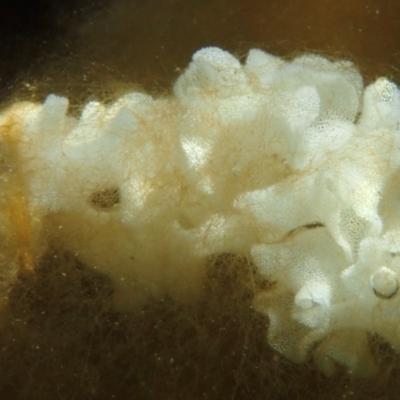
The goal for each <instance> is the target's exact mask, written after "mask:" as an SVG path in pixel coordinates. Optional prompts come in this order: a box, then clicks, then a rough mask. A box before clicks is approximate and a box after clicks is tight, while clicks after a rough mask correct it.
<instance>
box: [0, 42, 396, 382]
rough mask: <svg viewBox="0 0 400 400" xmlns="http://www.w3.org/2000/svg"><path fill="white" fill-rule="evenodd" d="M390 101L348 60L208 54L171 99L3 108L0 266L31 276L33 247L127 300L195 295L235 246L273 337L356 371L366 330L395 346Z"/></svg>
mask: <svg viewBox="0 0 400 400" xmlns="http://www.w3.org/2000/svg"><path fill="white" fill-rule="evenodd" d="M399 110H400V92H399V89H398V88H397V87H396V85H394V84H393V83H391V82H390V81H388V80H387V79H384V78H380V79H378V80H377V81H376V82H375V83H373V84H371V85H369V86H368V87H366V88H364V87H363V83H362V78H361V76H360V74H359V73H358V71H357V70H356V69H355V67H354V66H353V65H352V63H350V62H347V61H340V62H331V61H328V60H327V59H324V58H322V57H319V56H315V55H304V56H301V57H298V58H296V59H294V60H292V61H290V62H286V61H284V60H282V59H280V58H277V57H274V56H272V55H270V54H267V53H265V52H263V51H261V50H257V49H254V50H251V51H250V52H249V55H248V57H247V60H246V61H245V63H244V64H241V63H240V61H239V60H237V59H236V58H235V57H234V56H233V55H231V54H229V53H227V52H225V51H223V50H221V49H218V48H205V49H202V50H200V51H198V52H197V53H195V55H194V56H193V60H192V62H191V63H190V65H189V67H188V68H187V70H186V71H185V72H184V73H183V75H182V76H181V77H180V78H179V79H178V81H177V82H176V84H175V86H174V88H173V93H172V95H171V96H169V97H165V98H159V99H154V98H152V97H151V96H149V95H146V94H142V93H129V94H126V95H124V96H122V97H121V98H119V99H117V100H116V101H115V102H114V103H113V104H111V105H107V106H106V105H104V104H101V103H100V102H96V101H92V102H89V103H88V104H87V105H86V106H85V107H84V109H83V111H82V114H81V116H80V118H79V119H77V118H74V117H72V116H69V115H68V100H67V99H65V98H62V97H58V96H55V95H50V96H48V98H47V99H46V100H45V102H44V103H43V104H35V103H30V102H23V103H17V104H15V105H14V106H12V107H10V108H8V109H5V110H3V112H2V114H1V115H0V129H1V137H2V158H3V160H4V161H3V166H2V207H1V218H2V220H3V223H2V227H3V228H2V229H3V230H2V235H3V238H4V240H5V241H4V243H5V245H4V254H5V255H6V256H4V257H5V259H6V260H7V261H6V262H5V261H3V262H2V265H3V267H2V268H3V269H4V268H6V267H5V266H7V268H9V265H12V266H13V267H14V269H19V268H25V269H28V270H34V265H35V263H36V262H37V260H38V258H39V257H40V256H41V255H42V254H44V252H45V247H44V244H45V243H47V245H48V246H50V245H51V246H53V247H54V246H55V247H59V248H62V249H65V250H67V251H69V252H72V253H73V254H75V255H76V257H77V258H78V259H79V260H80V261H81V262H83V263H84V264H86V265H88V266H92V267H93V268H96V269H97V270H98V271H100V272H103V273H104V274H107V275H108V276H109V277H110V278H111V279H112V282H113V285H114V289H115V306H116V307H118V308H119V309H132V308H136V307H140V306H141V305H143V304H144V303H145V302H146V301H147V300H148V299H149V298H153V297H160V296H164V295H166V294H167V295H169V296H171V297H173V298H175V299H176V300H177V301H188V300H190V299H195V298H196V293H199V291H200V290H201V287H202V284H201V282H202V277H203V274H204V266H205V263H206V260H207V259H208V257H210V256H211V255H214V254H218V253H229V254H237V255H239V256H247V257H249V258H250V260H251V261H252V262H253V263H254V264H255V266H256V269H257V270H258V273H259V274H260V275H261V276H263V277H264V278H265V279H266V280H268V281H269V282H274V284H273V285H268V287H267V288H266V289H265V291H264V292H262V293H259V294H257V295H256V297H255V300H254V304H255V305H256V307H257V308H258V310H259V311H260V312H262V313H264V314H265V315H267V316H268V318H269V321H270V322H269V331H268V341H269V343H270V345H271V346H272V347H274V348H275V349H276V350H278V351H279V352H281V353H282V354H284V355H285V356H287V357H288V358H290V359H291V360H293V361H296V362H304V361H305V360H306V359H307V358H308V357H309V356H310V353H311V354H312V356H313V358H314V360H315V362H316V364H317V365H318V367H319V368H320V369H321V370H323V371H324V372H325V373H327V374H331V373H333V372H334V370H335V365H336V364H337V363H339V364H341V365H344V366H345V367H346V368H348V370H349V371H350V372H352V373H357V374H360V375H368V374H371V373H373V372H374V370H375V364H374V360H373V357H372V355H371V351H370V348H369V340H368V335H369V334H377V335H379V336H380V337H381V338H383V339H384V340H386V341H387V342H389V343H390V344H391V345H392V346H393V347H394V348H396V349H397V350H399V351H400V334H399V332H400V329H399V328H400V324H399V322H398V321H399V317H400V311H399V310H400V294H399V293H398V285H399V274H400V258H399V256H398V253H399V250H400V238H399V232H400V202H399V195H398V189H397V188H398V184H399V168H400V155H399V146H400V139H399V138H400V136H399V122H400V117H399V115H400V114H399ZM8 249H17V256H16V257H17V259H16V260H15V259H12V257H11V258H10V256H8V253H9V251H8ZM10 254H11V253H10ZM14 255H15V253H14ZM11 280H12V279H11V278H10V279H8V281H11Z"/></svg>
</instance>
